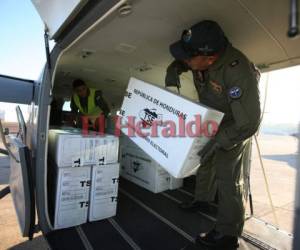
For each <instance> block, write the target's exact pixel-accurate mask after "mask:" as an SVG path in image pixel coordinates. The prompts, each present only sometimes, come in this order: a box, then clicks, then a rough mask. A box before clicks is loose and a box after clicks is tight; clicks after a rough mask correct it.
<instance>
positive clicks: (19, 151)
mask: <svg viewBox="0 0 300 250" xmlns="http://www.w3.org/2000/svg"><path fill="white" fill-rule="evenodd" d="M9 144H10V146H9V148H10V151H11V155H10V168H11V173H10V180H9V186H10V191H11V195H12V198H13V203H14V207H15V210H16V213H17V218H18V222H19V226H20V230H21V233H22V235H23V237H29V238H30V239H31V238H32V236H33V233H34V226H35V200H34V186H33V178H32V167H31V157H30V151H29V149H28V147H27V146H25V145H24V144H23V142H22V141H21V139H20V138H18V137H15V136H10V137H9Z"/></svg>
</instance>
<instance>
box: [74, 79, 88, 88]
mask: <svg viewBox="0 0 300 250" xmlns="http://www.w3.org/2000/svg"><path fill="white" fill-rule="evenodd" d="M83 85H84V86H86V84H85V82H84V81H83V80H81V79H75V80H74V81H73V83H72V86H73V89H76V88H77V87H80V86H83Z"/></svg>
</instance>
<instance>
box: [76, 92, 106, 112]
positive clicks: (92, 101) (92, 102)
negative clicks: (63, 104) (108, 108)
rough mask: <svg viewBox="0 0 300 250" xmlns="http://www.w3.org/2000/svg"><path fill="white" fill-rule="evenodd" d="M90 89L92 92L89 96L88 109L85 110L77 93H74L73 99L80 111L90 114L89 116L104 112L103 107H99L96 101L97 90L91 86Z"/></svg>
mask: <svg viewBox="0 0 300 250" xmlns="http://www.w3.org/2000/svg"><path fill="white" fill-rule="evenodd" d="M89 90H90V94H89V96H88V107H87V110H84V109H83V107H82V106H81V103H80V98H79V96H78V95H77V94H74V95H73V100H74V103H75V105H76V106H77V107H78V109H79V111H80V112H81V113H82V114H84V115H88V116H98V115H100V114H101V113H102V109H101V108H99V107H98V106H97V105H96V103H95V94H96V90H95V89H92V88H89Z"/></svg>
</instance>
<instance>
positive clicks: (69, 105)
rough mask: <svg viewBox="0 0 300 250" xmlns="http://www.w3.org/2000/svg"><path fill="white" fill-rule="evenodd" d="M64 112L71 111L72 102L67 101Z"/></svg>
mask: <svg viewBox="0 0 300 250" xmlns="http://www.w3.org/2000/svg"><path fill="white" fill-rule="evenodd" d="M62 110H63V111H71V101H65V102H64V105H63V108H62Z"/></svg>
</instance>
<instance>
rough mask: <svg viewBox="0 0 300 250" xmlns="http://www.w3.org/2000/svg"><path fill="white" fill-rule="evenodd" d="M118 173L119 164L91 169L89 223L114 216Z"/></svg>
mask: <svg viewBox="0 0 300 250" xmlns="http://www.w3.org/2000/svg"><path fill="white" fill-rule="evenodd" d="M119 171H120V170H119V163H115V164H107V165H98V166H93V167H92V185H91V197H90V208H89V221H96V220H102V219H106V218H109V217H112V216H115V215H116V211H117V201H118V183H119Z"/></svg>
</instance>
